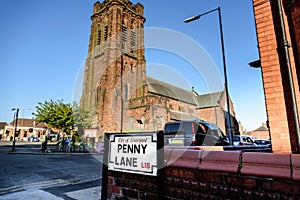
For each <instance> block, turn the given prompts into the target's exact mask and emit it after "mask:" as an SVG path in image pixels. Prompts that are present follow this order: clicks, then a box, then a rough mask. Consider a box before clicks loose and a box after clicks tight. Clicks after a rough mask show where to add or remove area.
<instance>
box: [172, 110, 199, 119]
mask: <svg viewBox="0 0 300 200" xmlns="http://www.w3.org/2000/svg"><path fill="white" fill-rule="evenodd" d="M170 119H172V120H197V119H198V120H199V119H200V117H198V116H196V115H192V114H188V113H183V112H179V111H175V110H170Z"/></svg>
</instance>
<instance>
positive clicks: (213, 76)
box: [0, 0, 267, 131]
mask: <svg viewBox="0 0 300 200" xmlns="http://www.w3.org/2000/svg"><path fill="white" fill-rule="evenodd" d="M95 2H96V1H95V0H84V1H83V0H72V1H71V0H42V1H39V0H26V1H24V0H14V1H11V0H1V1H0V26H1V32H0V52H1V54H0V86H1V98H0V121H4V122H11V121H12V120H13V116H14V112H13V111H12V108H19V109H20V111H19V117H26V118H32V117H33V116H32V113H33V112H34V111H35V107H36V106H37V104H38V102H44V101H46V100H50V99H52V100H63V101H64V102H66V103H69V102H72V101H75V100H78V98H79V96H80V92H81V79H82V76H83V69H84V62H85V58H86V56H87V49H88V43H89V36H90V27H91V20H90V16H91V14H92V11H93V4H94V3H95ZM100 2H102V1H100ZM132 2H133V3H137V2H140V3H141V4H142V5H143V6H144V15H145V18H146V22H145V54H146V62H147V74H148V75H149V76H152V77H155V78H158V79H160V80H163V81H166V82H169V83H171V84H175V85H177V86H179V87H182V88H184V89H187V90H191V88H192V87H194V88H195V90H196V91H197V92H198V93H199V94H205V93H210V92H216V91H218V90H222V89H223V87H222V86H223V83H224V73H223V62H222V51H221V41H220V28H219V21H218V13H217V12H212V13H210V14H207V15H205V16H202V17H201V18H200V19H199V20H197V21H194V22H191V23H188V24H187V23H184V20H185V19H186V18H189V17H191V16H194V15H198V14H201V13H205V12H207V11H209V10H212V9H215V8H217V7H220V8H221V16H222V28H223V35H224V45H225V49H224V50H225V51H224V52H225V59H226V69H227V80H228V91H229V95H230V97H231V100H232V102H233V103H234V111H235V114H236V117H237V120H238V121H241V123H242V125H243V127H244V128H245V129H246V130H249V131H250V130H254V129H256V128H258V127H259V126H261V124H262V123H264V122H265V121H266V119H267V118H266V109H265V101H264V93H263V84H262V77H261V70H260V69H255V68H251V67H249V65H248V63H249V62H252V61H255V60H257V59H259V53H258V48H257V38H256V31H255V22H254V16H253V8H252V0H243V1H239V0H226V1H222V0H210V1H204V0H187V1H179V0H164V1H159V0H152V1H149V0H139V1H137V0H132ZM220 86H221V87H220Z"/></svg>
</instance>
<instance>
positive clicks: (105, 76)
mask: <svg viewBox="0 0 300 200" xmlns="http://www.w3.org/2000/svg"><path fill="white" fill-rule="evenodd" d="M143 15H144V8H143V6H142V5H141V4H139V3H137V4H133V3H131V2H130V1H128V0H104V2H103V3H100V2H96V3H95V4H94V10H93V14H92V16H91V20H92V25H91V31H90V41H89V47H88V56H87V58H86V66H85V74H84V83H83V92H82V97H81V107H82V108H83V109H85V110H89V111H92V112H94V113H95V120H94V121H95V122H94V124H93V128H98V129H99V130H100V131H101V132H120V131H121V132H122V130H124V129H125V126H126V124H128V122H126V115H127V112H126V109H127V108H126V107H127V106H128V103H126V102H128V100H129V99H130V98H138V97H140V96H144V95H145V91H144V84H145V81H146V61H145V56H144V29H143V28H144V22H145V18H144V16H143Z"/></svg>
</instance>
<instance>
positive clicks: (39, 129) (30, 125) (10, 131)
mask: <svg viewBox="0 0 300 200" xmlns="http://www.w3.org/2000/svg"><path fill="white" fill-rule="evenodd" d="M15 124H16V120H13V121H12V122H11V123H9V124H7V125H6V126H5V127H4V133H3V136H2V140H4V141H12V140H13V136H14V132H15ZM47 130H48V127H47V126H46V125H45V124H44V123H36V122H35V120H33V119H27V118H18V122H17V132H16V141H20V142H21V141H28V138H29V137H35V138H39V139H40V140H42V138H43V136H44V135H45V134H46V133H47Z"/></svg>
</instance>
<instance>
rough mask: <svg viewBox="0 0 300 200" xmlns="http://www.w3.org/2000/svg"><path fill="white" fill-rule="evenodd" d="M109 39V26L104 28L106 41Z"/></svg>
mask: <svg viewBox="0 0 300 200" xmlns="http://www.w3.org/2000/svg"><path fill="white" fill-rule="evenodd" d="M107 38H108V26H105V27H104V41H106V40H107Z"/></svg>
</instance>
